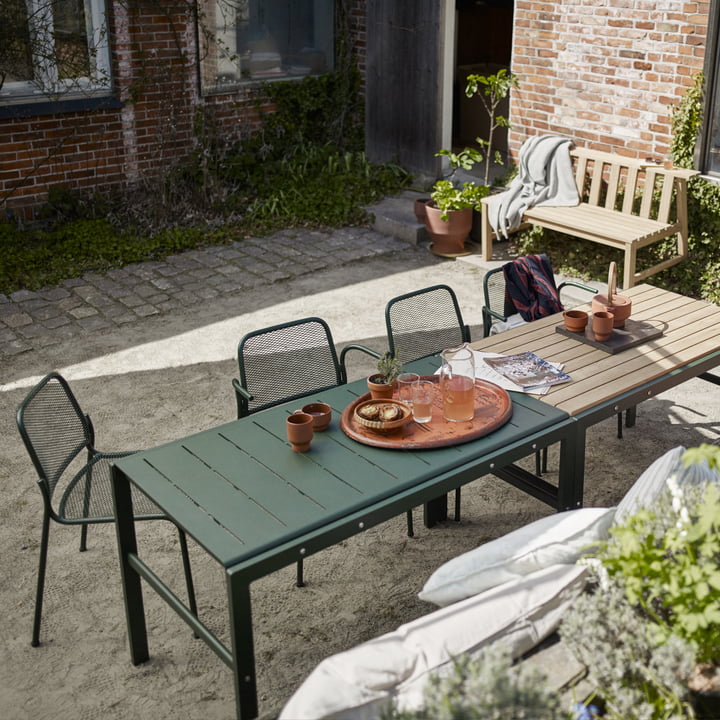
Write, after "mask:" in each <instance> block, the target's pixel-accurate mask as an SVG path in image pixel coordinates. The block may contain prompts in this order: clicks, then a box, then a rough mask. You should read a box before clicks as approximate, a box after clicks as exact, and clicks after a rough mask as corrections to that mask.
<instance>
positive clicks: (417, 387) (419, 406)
mask: <svg viewBox="0 0 720 720" xmlns="http://www.w3.org/2000/svg"><path fill="white" fill-rule="evenodd" d="M434 397H435V383H434V382H431V381H430V380H418V382H416V383H415V384H414V385H413V386H412V410H413V419H414V420H415V422H418V423H426V422H430V420H432V409H433V398H434Z"/></svg>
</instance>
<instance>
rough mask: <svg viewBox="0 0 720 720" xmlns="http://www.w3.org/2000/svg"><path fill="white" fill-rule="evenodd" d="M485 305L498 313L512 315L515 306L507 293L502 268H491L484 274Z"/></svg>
mask: <svg viewBox="0 0 720 720" xmlns="http://www.w3.org/2000/svg"><path fill="white" fill-rule="evenodd" d="M484 284H485V305H486V306H487V307H488V308H490V310H492V311H493V312H495V313H498V314H499V315H504V316H505V317H507V316H508V315H512V314H513V313H515V306H514V305H513V304H512V300H511V299H510V297H509V296H508V294H507V290H506V287H505V275H504V273H503V271H502V268H501V267H500V268H497V269H495V270H491V271H490V272H488V273H487V274H486V275H485V283H484Z"/></svg>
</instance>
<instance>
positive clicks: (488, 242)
mask: <svg viewBox="0 0 720 720" xmlns="http://www.w3.org/2000/svg"><path fill="white" fill-rule="evenodd" d="M481 220H482V222H481V225H482V234H481V248H480V249H481V253H482V259H483V260H492V243H493V230H492V227H490V217H489V215H488V209H487V205H486V204H485V203H482V213H481Z"/></svg>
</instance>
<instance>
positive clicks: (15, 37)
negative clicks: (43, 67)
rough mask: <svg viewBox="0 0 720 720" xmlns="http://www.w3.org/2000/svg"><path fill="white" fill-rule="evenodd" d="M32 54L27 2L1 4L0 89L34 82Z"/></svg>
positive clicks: (6, 0) (13, 1)
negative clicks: (11, 84) (7, 85)
mask: <svg viewBox="0 0 720 720" xmlns="http://www.w3.org/2000/svg"><path fill="white" fill-rule="evenodd" d="M32 76H33V72H32V54H31V52H30V30H29V28H28V19H27V10H26V9H25V0H3V1H2V3H0V87H2V85H3V84H4V83H6V82H7V83H9V82H16V81H18V80H25V81H29V80H32Z"/></svg>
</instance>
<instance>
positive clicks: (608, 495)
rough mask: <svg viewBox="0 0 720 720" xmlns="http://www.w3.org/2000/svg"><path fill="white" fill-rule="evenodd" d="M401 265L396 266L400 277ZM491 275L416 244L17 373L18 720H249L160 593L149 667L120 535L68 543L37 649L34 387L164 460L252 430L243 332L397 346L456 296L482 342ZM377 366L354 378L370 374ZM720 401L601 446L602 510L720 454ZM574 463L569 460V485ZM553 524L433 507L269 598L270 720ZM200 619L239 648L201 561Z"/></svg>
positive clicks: (3, 679) (290, 573)
mask: <svg viewBox="0 0 720 720" xmlns="http://www.w3.org/2000/svg"><path fill="white" fill-rule="evenodd" d="M386 262H387V260H385V261H383V263H386ZM481 276H482V271H481V270H480V269H479V268H478V267H477V266H476V265H474V264H473V263H471V262H448V261H439V260H438V259H437V258H434V257H433V256H431V255H430V254H429V253H427V251H426V250H422V249H418V248H409V249H408V252H407V253H401V254H398V255H397V256H396V257H394V258H392V260H391V262H390V264H389V265H388V264H381V263H380V262H378V261H367V262H360V263H354V264H353V265H352V266H346V267H344V268H339V269H337V270H332V271H326V272H325V273H323V274H322V276H321V277H318V276H315V277H313V278H301V279H299V280H296V281H293V282H287V283H282V284H276V285H271V286H268V287H265V288H259V289H256V290H254V291H252V292H248V293H247V294H245V295H243V296H238V297H236V298H234V299H232V300H230V301H227V302H225V303H223V304H222V306H218V305H217V304H216V303H211V304H208V305H207V306H206V307H202V308H199V309H198V308H193V309H192V310H191V311H188V312H186V313H184V314H183V315H178V316H173V317H166V318H161V319H157V318H155V319H153V318H150V319H148V320H147V322H144V323H142V325H141V326H135V327H133V328H129V329H128V330H127V332H121V333H111V334H106V335H98V336H96V337H94V338H92V339H91V340H88V342H83V343H74V344H63V345H56V346H52V347H50V348H47V349H45V350H44V351H42V352H36V353H26V354H24V355H22V356H19V357H17V358H15V359H13V360H11V361H8V362H5V363H4V365H3V368H2V377H0V443H1V445H2V464H1V465H0V476H1V478H2V487H3V502H2V504H1V505H0V548H1V550H2V551H1V552H0V577H2V583H1V585H0V606H1V607H2V610H3V611H2V613H1V614H0V623H1V629H0V636H1V637H2V638H3V641H2V644H1V645H0V707H2V708H3V710H2V716H3V717H5V718H9V719H10V720H23V719H25V718H28V719H29V718H33V719H37V718H51V717H52V718H57V720H90V719H95V718H104V719H106V720H114V719H117V720H120V719H123V720H125V719H127V718H140V719H145V718H147V719H148V720H149V719H152V720H170V719H172V720H176V719H177V718H187V719H195V718H198V719H200V718H202V719H203V720H220V719H223V720H224V719H226V718H232V717H233V716H234V712H235V704H234V696H233V687H232V681H231V675H230V672H229V671H228V669H227V668H226V667H225V666H224V664H223V663H222V662H221V661H220V660H219V659H218V658H217V657H216V656H215V655H214V654H213V653H212V652H211V651H210V650H209V649H208V648H207V647H206V646H205V644H204V643H202V642H201V641H199V640H195V639H193V637H192V634H191V632H190V631H189V629H188V628H187V627H186V626H185V625H184V623H182V621H180V620H179V619H178V618H177V617H176V616H175V614H174V613H173V612H172V611H171V610H170V609H169V608H168V607H167V606H166V605H165V604H164V603H163V602H162V601H161V600H159V599H158V598H157V597H156V596H155V594H154V593H152V592H150V591H148V592H146V593H145V601H146V613H147V617H148V632H149V643H150V654H151V659H150V661H149V662H147V663H145V664H144V665H142V666H139V667H134V666H133V665H132V664H131V663H130V659H129V653H128V650H127V639H126V633H125V617H124V610H123V604H122V598H121V589H120V581H119V572H118V564H117V555H116V546H115V534H114V533H115V530H114V527H113V526H112V525H104V526H94V527H92V528H91V529H90V534H89V549H88V551H87V552H86V553H79V552H78V547H79V530H78V529H77V528H68V527H61V526H58V525H56V524H53V525H52V528H51V540H50V553H49V567H48V574H47V585H46V591H45V607H44V617H43V626H42V631H41V646H40V647H38V648H32V647H31V646H30V635H31V626H32V613H33V607H34V592H35V581H36V572H37V553H38V547H39V538H40V520H41V498H40V493H39V492H38V490H37V488H36V487H34V485H35V480H34V475H33V470H32V467H31V464H30V461H29V459H28V457H27V455H26V453H25V450H24V447H23V446H22V444H21V442H20V439H19V436H18V434H17V431H16V428H15V417H14V416H15V409H16V407H17V405H18V404H19V403H20V401H21V400H22V398H23V397H24V395H25V393H26V392H27V388H28V386H29V384H31V382H33V379H34V378H36V377H37V376H42V375H44V374H45V373H46V372H47V371H49V370H50V369H53V368H56V369H59V370H61V371H62V372H63V373H64V374H65V375H66V377H68V378H69V379H70V380H71V384H72V386H73V388H74V390H75V393H76V395H77V396H78V398H79V400H80V403H81V405H82V406H83V408H84V410H85V411H86V412H88V413H89V414H90V415H91V417H92V418H93V421H94V424H95V427H96V434H97V439H98V446H99V447H100V448H101V449H106V450H120V449H134V448H145V447H151V446H153V445H155V444H158V443H160V442H163V441H166V440H171V439H175V438H178V437H181V436H184V435H187V434H189V433H192V432H195V431H198V430H201V429H204V428H207V427H211V426H213V425H216V424H218V423H221V422H225V421H227V420H229V419H232V418H233V417H234V412H235V407H234V398H233V395H232V391H231V386H230V379H231V378H232V377H233V376H234V375H235V373H236V361H235V359H234V353H235V348H236V345H237V341H238V339H239V337H240V336H241V334H242V333H243V332H246V331H247V330H250V329H254V328H256V327H261V326H264V325H269V324H273V323H275V322H279V321H281V320H288V319H292V318H296V317H302V316H305V315H310V314H319V315H321V316H322V317H325V318H326V319H327V320H328V321H329V322H330V325H331V327H332V328H333V331H334V333H335V336H336V340H337V341H338V344H339V345H343V344H345V343H346V342H350V341H359V342H364V343H366V344H368V345H370V346H372V347H375V348H377V349H383V348H384V323H383V308H384V305H385V303H386V301H387V300H388V299H389V298H390V297H392V296H394V295H397V294H400V293H402V292H406V291H408V290H411V289H414V288H418V287H424V286H426V285H430V284H434V283H435V282H443V281H444V282H448V283H449V284H450V285H452V286H453V287H454V288H455V289H456V291H457V292H458V294H459V296H460V302H461V306H462V310H463V313H464V314H465V317H466V319H467V320H468V321H469V322H470V323H471V325H472V326H473V330H474V336H475V337H478V338H479V337H480V336H481V332H480V329H479V325H480V297H481V291H480V279H481ZM367 370H368V368H367V367H363V366H361V365H358V366H357V367H354V368H352V369H351V374H352V376H353V378H355V377H361V376H363V375H365V374H367ZM719 408H720V400H719V399H718V394H717V392H713V389H712V388H711V387H710V386H708V385H707V384H706V383H703V382H702V381H699V380H694V381H690V382H688V383H686V384H685V385H683V386H681V387H679V388H677V389H675V390H673V391H671V392H668V393H665V394H663V395H660V396H658V397H656V398H654V399H652V400H649V401H648V402H646V403H645V404H643V405H642V406H641V407H640V408H639V410H638V423H637V426H636V427H635V428H632V429H629V430H627V431H626V436H625V439H623V440H618V439H617V438H616V436H615V421H614V420H609V421H607V422H606V423H603V424H601V425H598V426H597V427H596V428H595V429H594V430H593V432H592V433H591V434H590V437H589V439H588V457H587V477H586V494H585V504H586V505H588V506H591V505H602V506H607V505H611V504H614V503H616V502H617V501H618V500H619V498H620V497H621V496H622V495H623V493H624V492H625V490H626V489H627V488H628V487H629V485H630V484H631V483H632V481H633V480H634V478H635V477H637V475H638V474H639V473H640V472H641V471H642V470H643V469H644V468H645V467H646V466H647V465H648V464H650V462H652V460H654V459H655V458H656V457H658V456H659V455H660V454H662V453H663V452H664V451H665V450H667V449H669V448H671V447H674V446H676V445H680V444H682V445H685V446H693V445H697V444H699V443H700V442H703V441H710V442H718V440H719V439H720V412H719ZM556 467H557V462H556V458H555V457H554V453H553V452H552V451H551V453H550V472H549V475H548V477H549V479H551V480H552V479H553V478H554V476H555V474H554V470H555V469H556ZM549 512H551V511H550V509H549V508H548V507H546V506H544V505H542V504H541V503H540V502H538V501H535V500H533V499H532V498H529V497H527V496H525V495H523V494H522V493H521V492H520V491H518V490H516V489H514V488H512V487H510V486H508V485H505V484H504V483H503V482H502V481H500V480H498V479H496V478H494V477H492V476H487V477H483V478H479V479H478V480H477V481H475V482H473V483H471V484H470V485H468V486H466V488H465V489H464V490H463V503H462V521H461V522H460V523H454V522H448V523H447V524H446V525H443V526H440V527H437V528H433V529H432V530H428V529H426V528H424V527H423V526H422V519H421V510H420V509H418V510H416V516H415V521H416V522H415V525H416V536H415V537H414V538H408V537H407V536H406V533H405V518H404V516H399V517H397V518H395V519H393V520H391V521H389V522H386V523H384V524H382V525H380V526H378V527H375V528H372V529H370V530H368V531H367V532H365V533H364V534H362V535H359V536H356V537H354V538H352V539H350V540H348V541H346V542H344V543H342V544H341V545H339V546H337V547H334V548H332V549H330V550H327V551H324V552H322V553H319V554H318V555H315V556H313V557H311V558H310V559H309V560H308V561H307V562H306V581H307V586H306V587H305V588H302V589H298V588H296V587H294V584H293V581H294V567H288V568H286V569H284V570H283V571H280V572H278V573H275V574H274V575H272V576H270V577H268V578H265V579H263V580H262V581H259V582H257V583H256V584H255V585H253V590H252V592H253V602H254V610H255V612H254V623H255V641H256V658H257V666H258V688H259V696H260V706H261V717H263V718H272V717H274V716H275V715H276V714H277V713H278V712H279V711H280V709H281V708H282V706H283V704H284V703H285V701H286V700H287V699H288V698H289V697H290V695H291V694H292V693H293V691H294V690H295V689H296V688H297V687H298V685H299V684H300V683H301V682H302V681H303V679H304V678H305V677H306V676H307V675H308V673H309V672H310V671H311V670H312V669H313V668H314V667H315V665H316V664H317V663H318V662H319V661H320V660H322V659H323V658H324V657H326V656H327V655H329V654H331V653H334V652H338V651H341V650H344V649H347V648H349V647H351V646H353V645H355V644H357V643H359V642H362V641H364V640H367V639H369V638H371V637H373V636H375V635H378V634H380V633H383V632H386V631H389V630H392V629H394V628H395V627H397V626H398V625H399V624H401V623H402V622H405V621H408V620H410V619H412V618H415V617H417V616H419V615H421V614H424V613H427V612H429V611H430V610H431V609H432V608H431V606H429V605H427V604H426V603H423V602H421V601H420V600H418V599H417V592H418V591H419V589H420V588H421V587H422V585H423V583H424V581H425V579H426V578H427V577H428V575H429V574H430V573H431V572H432V571H433V570H434V569H435V568H436V567H437V566H438V565H440V564H441V563H442V562H444V561H445V560H447V559H448V558H450V557H453V556H454V555H457V554H459V553H461V552H463V551H465V550H468V549H470V548H472V547H475V546H477V545H478V544H480V543H482V542H484V541H486V540H488V539H491V538H494V537H497V536H499V535H501V534H503V533H505V532H507V531H509V530H512V529H514V528H516V527H519V526H520V525H523V524H525V523H527V522H529V521H531V520H534V519H536V518H538V517H541V516H543V515H547V514H548V513H549ZM138 532H139V542H140V543H141V546H142V549H143V551H144V553H146V556H147V558H148V561H149V563H150V564H151V566H153V567H155V568H158V569H159V571H160V573H161V575H162V576H163V577H164V578H165V579H166V580H168V581H169V582H170V583H171V584H172V585H173V586H174V587H175V588H176V590H177V592H178V593H179V594H182V589H183V588H182V567H181V563H180V553H179V548H178V542H177V535H176V533H175V531H174V529H173V528H172V526H171V525H170V524H169V523H162V522H155V523H142V524H141V525H140V526H139V530H138ZM190 551H191V558H192V562H193V570H194V573H195V579H196V586H197V595H198V602H199V611H200V614H201V616H202V618H203V619H204V621H205V622H206V623H207V624H208V625H209V626H210V627H211V628H212V629H213V630H214V631H215V632H217V634H218V635H219V636H220V637H221V638H226V637H227V633H226V625H227V623H226V597H225V590H224V580H223V576H222V572H221V571H220V568H219V567H218V566H216V565H215V564H214V562H213V561H212V560H210V558H208V557H207V556H206V555H205V554H204V553H203V552H202V551H201V550H200V549H199V548H198V547H197V546H195V545H191V548H190Z"/></svg>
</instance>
